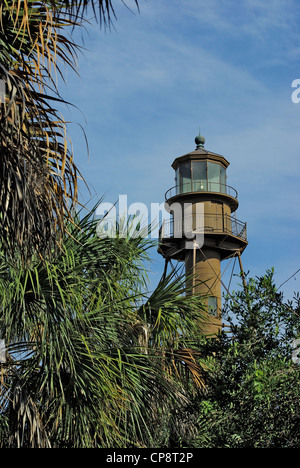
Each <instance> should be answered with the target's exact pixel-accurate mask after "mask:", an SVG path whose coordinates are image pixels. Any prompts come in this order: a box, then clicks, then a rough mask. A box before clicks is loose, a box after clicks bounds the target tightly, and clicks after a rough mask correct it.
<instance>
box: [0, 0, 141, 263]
mask: <svg viewBox="0 0 300 468" xmlns="http://www.w3.org/2000/svg"><path fill="white" fill-rule="evenodd" d="M136 3H137V2H136ZM96 5H98V6H96ZM88 6H91V8H92V9H93V11H94V13H95V14H97V12H99V14H98V15H97V16H98V17H99V18H100V23H101V24H103V23H104V24H105V25H109V24H110V23H111V20H112V17H113V16H115V10H114V8H113V5H112V2H111V0H100V2H94V1H87V0H74V1H69V0H64V1H63V0H44V1H36V0H4V1H3V2H1V5H0V18H1V21H0V48H1V50H0V81H1V89H2V88H4V89H5V96H2V98H1V96H0V101H1V103H0V104H1V107H0V185H1V190H0V207H1V211H0V228H1V232H3V233H4V236H3V238H4V240H5V243H4V245H3V248H5V249H6V251H7V253H13V255H12V257H14V252H15V249H16V248H18V249H19V251H20V252H21V253H22V256H23V258H25V259H26V258H30V255H31V254H32V252H33V251H38V252H39V253H40V254H41V255H45V254H49V252H50V251H51V249H52V244H53V243H57V242H58V241H59V240H61V231H62V230H63V229H64V227H65V223H64V218H65V217H66V216H67V217H70V216H71V213H72V211H73V208H74V206H76V204H77V203H78V179H79V177H80V178H82V176H81V175H80V174H79V172H78V169H77V167H76V164H75V162H74V158H73V153H72V147H71V144H70V141H69V139H68V135H67V126H66V122H65V121H64V119H63V117H62V116H61V115H60V114H59V113H58V112H57V110H56V109H55V106H56V104H57V103H58V102H60V103H64V102H65V101H64V100H63V99H62V98H61V96H60V94H59V90H58V89H57V79H56V78H57V77H58V76H60V77H62V78H63V77H64V73H63V68H64V67H68V68H71V69H73V70H75V71H76V69H77V53H78V51H79V49H80V47H79V46H78V44H76V43H75V42H74V41H73V39H72V37H71V36H69V35H67V31H68V30H70V31H71V30H72V29H73V28H74V27H81V26H82V25H83V16H84V15H85V14H86V13H87V10H88ZM98 7H99V10H98Z"/></svg>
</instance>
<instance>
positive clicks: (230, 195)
mask: <svg viewBox="0 0 300 468" xmlns="http://www.w3.org/2000/svg"><path fill="white" fill-rule="evenodd" d="M195 143H196V149H195V150H194V151H192V152H190V153H187V154H185V155H183V156H179V157H177V158H176V159H175V160H174V162H173V164H172V168H173V169H174V171H175V186H174V187H172V188H171V189H169V190H168V191H167V192H166V195H165V202H166V203H165V207H166V210H167V211H168V212H169V213H170V216H171V217H170V220H169V221H167V222H166V221H164V222H163V224H162V226H161V229H160V246H159V253H160V254H161V255H162V256H163V257H164V258H165V259H169V260H176V261H179V262H184V264H185V272H186V277H187V281H192V282H193V284H192V285H190V286H192V292H193V294H201V295H203V297H204V301H205V303H206V305H207V324H206V325H205V333H206V334H207V335H216V334H217V333H218V332H219V331H220V330H221V327H222V319H221V307H222V303H221V294H222V292H221V283H222V282H221V262H222V260H225V259H229V258H232V257H238V259H239V262H240V267H241V268H242V264H241V257H240V256H241V254H242V252H243V251H244V249H245V248H246V246H247V227H246V223H244V222H242V221H239V220H238V219H236V210H237V208H238V206H239V203H238V194H237V191H236V190H235V189H234V188H232V187H230V186H229V185H228V184H227V174H226V170H227V168H228V166H229V162H228V160H227V159H226V158H225V157H224V156H222V155H220V154H217V153H213V152H211V151H208V150H206V149H205V148H204V144H205V138H204V137H203V136H201V135H200V134H199V135H198V136H197V137H196V138H195ZM188 278H192V279H191V280H189V279H188Z"/></svg>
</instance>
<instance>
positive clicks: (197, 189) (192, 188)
mask: <svg viewBox="0 0 300 468" xmlns="http://www.w3.org/2000/svg"><path fill="white" fill-rule="evenodd" d="M201 192H214V193H223V194H226V195H230V196H231V197H233V198H236V199H237V197H238V193H237V191H236V190H235V189H234V188H233V187H231V186H230V185H226V184H220V183H219V182H207V181H204V182H195V181H191V182H188V183H185V184H179V185H174V187H171V188H170V189H169V190H168V191H167V192H166V193H165V199H166V200H169V199H170V198H172V197H175V196H176V195H181V194H183V193H201Z"/></svg>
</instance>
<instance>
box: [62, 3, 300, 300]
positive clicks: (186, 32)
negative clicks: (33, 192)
mask: <svg viewBox="0 0 300 468" xmlns="http://www.w3.org/2000/svg"><path fill="white" fill-rule="evenodd" d="M114 3H115V7H116V14H117V18H118V20H117V21H115V22H114V28H112V29H111V31H106V32H105V31H104V30H100V28H99V25H97V24H96V23H95V22H93V21H91V25H90V26H89V27H88V28H87V33H84V34H83V37H84V41H85V47H86V50H85V52H84V55H83V56H80V58H79V74H80V77H77V76H75V75H74V74H73V73H71V72H68V76H67V85H66V86H62V87H61V89H60V91H61V94H62V95H63V97H64V98H65V99H67V100H69V101H70V102H72V103H73V104H74V105H76V106H77V108H78V110H76V109H74V108H70V109H69V110H68V109H65V110H64V111H63V113H64V116H65V118H66V119H67V120H70V121H72V122H74V124H73V125H70V127H69V131H70V136H71V139H72V141H73V145H74V153H75V160H76V162H77V164H78V166H79V167H80V169H81V170H82V172H83V175H84V176H85V178H86V180H87V182H88V184H89V185H90V187H91V190H92V194H93V196H94V197H95V198H94V201H96V199H98V198H100V197H102V196H103V195H105V201H107V202H115V201H116V200H117V199H118V197H119V194H126V195H127V196H128V203H129V204H130V203H134V202H141V203H145V204H146V205H147V206H149V209H150V204H151V203H154V202H157V203H161V202H163V201H164V193H165V192H166V191H167V189H168V188H170V187H171V186H172V185H174V173H173V169H172V168H171V164H172V162H173V160H174V159H175V158H176V157H177V156H180V155H182V154H185V153H187V152H189V151H192V150H194V149H195V143H194V138H195V136H196V135H197V134H198V129H199V126H200V127H201V133H202V134H203V135H204V136H205V138H206V144H205V147H206V148H207V149H209V150H211V151H213V152H216V153H220V154H223V155H224V156H225V157H226V158H227V159H228V160H229V161H230V163H231V164H230V166H229V168H228V170H227V173H228V184H229V185H231V186H233V187H234V188H235V189H236V190H237V191H238V194H239V202H240V206H239V209H238V211H237V218H238V219H241V220H243V221H247V224H248V241H249V245H248V247H247V249H246V251H245V252H244V254H243V265H244V269H245V270H246V271H248V270H250V274H251V275H252V276H256V275H261V274H264V272H265V271H266V269H267V268H271V267H274V268H275V278H276V283H277V285H280V284H281V283H282V282H284V281H285V280H286V279H287V278H289V277H290V276H291V275H292V274H293V273H294V272H295V271H297V270H298V269H299V268H300V242H299V237H300V188H299V181H300V178H299V173H300V138H299V136H300V103H299V104H295V103H293V102H292V99H291V96H292V92H293V89H292V87H291V84H292V81H293V80H295V79H297V78H300V61H299V57H300V4H299V0H269V1H268V2H265V1H262V0H239V1H238V0H209V1H207V0H185V1H182V0H156V1H155V0H140V2H139V3H140V12H139V13H138V12H137V10H136V8H135V7H134V2H133V1H132V0H127V5H128V6H130V7H132V11H129V10H128V9H126V8H125V6H124V5H123V4H122V2H121V1H117V0H115V2H114ZM77 122H78V123H79V124H80V125H82V126H83V127H84V130H85V132H86V135H87V138H88V141H89V147H90V156H89V159H88V156H87V153H86V148H85V141H84V138H83V135H82V133H81V131H80V127H79V126H77V125H76V123H77ZM89 198H90V196H89V195H88V193H87V192H86V190H84V189H83V191H82V194H81V200H82V201H83V202H84V203H87V202H88V200H89ZM153 260H154V263H153V266H152V274H151V279H152V281H154V282H155V281H156V280H158V278H159V276H160V273H161V271H162V268H163V262H162V259H160V257H159V256H158V255H156V253H155V252H154V253H153ZM225 266H226V265H225ZM237 272H238V270H237V269H236V273H237ZM299 286H300V273H298V274H297V275H296V276H295V277H294V278H292V279H291V280H289V281H288V282H287V283H286V284H285V285H284V286H283V288H282V290H283V291H284V293H285V296H286V298H288V297H291V296H292V293H293V291H296V290H298V291H299V289H300V287H299Z"/></svg>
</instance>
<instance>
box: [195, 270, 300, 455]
mask: <svg viewBox="0 0 300 468" xmlns="http://www.w3.org/2000/svg"><path fill="white" fill-rule="evenodd" d="M299 314H300V298H299V295H296V297H295V300H294V301H293V302H287V303H285V302H284V300H283V295H282V293H279V292H277V291H276V287H275V284H274V277H273V271H267V273H266V275H264V276H262V277H259V278H250V279H249V280H248V281H247V293H245V291H244V289H241V291H237V292H234V293H233V294H232V296H231V297H228V298H227V302H226V305H225V307H224V316H225V318H226V319H228V322H229V323H230V325H231V329H230V330H231V331H230V333H226V334H225V333H224V334H223V335H222V337H221V338H220V340H214V341H210V342H207V343H206V344H205V345H204V346H202V347H201V355H202V357H204V356H205V355H206V356H207V359H208V360H209V362H210V364H211V368H212V369H213V371H212V372H211V373H210V374H209V379H208V381H207V387H206V389H205V391H204V392H201V394H199V395H198V397H197V398H196V399H195V400H194V414H196V415H197V416H196V418H197V423H198V424H199V426H198V429H199V431H200V432H199V433H198V435H197V436H196V438H194V439H190V440H188V441H187V443H188V444H191V445H193V446H196V447H218V448H224V447H229V448H285V447H286V448H289V447H293V448H299V447H300V385H299V383H300V365H297V364H295V363H294V362H293V360H292V353H293V349H292V343H293V341H294V340H295V338H299V337H300V321H299Z"/></svg>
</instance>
